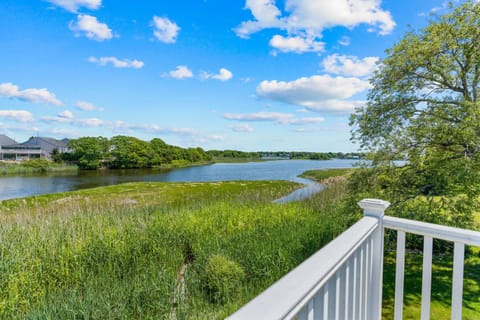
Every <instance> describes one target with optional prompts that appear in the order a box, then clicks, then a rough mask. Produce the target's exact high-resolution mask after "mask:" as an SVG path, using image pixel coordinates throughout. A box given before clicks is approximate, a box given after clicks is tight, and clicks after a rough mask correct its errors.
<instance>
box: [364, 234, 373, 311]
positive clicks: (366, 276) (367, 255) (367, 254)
mask: <svg viewBox="0 0 480 320" xmlns="http://www.w3.org/2000/svg"><path fill="white" fill-rule="evenodd" d="M370 250H371V248H370V241H369V239H367V241H365V254H364V257H365V258H364V259H365V262H364V265H365V269H364V270H363V277H364V278H363V296H364V300H363V306H364V307H363V319H368V304H369V295H368V293H369V285H370V276H371V273H370Z"/></svg>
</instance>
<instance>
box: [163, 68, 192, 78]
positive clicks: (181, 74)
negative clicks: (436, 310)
mask: <svg viewBox="0 0 480 320" xmlns="http://www.w3.org/2000/svg"><path fill="white" fill-rule="evenodd" d="M168 74H169V76H170V77H172V78H175V79H187V78H192V77H193V72H192V70H190V69H189V68H188V67H187V66H177V68H176V69H175V70H172V71H170V72H169V73H168Z"/></svg>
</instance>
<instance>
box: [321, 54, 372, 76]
mask: <svg viewBox="0 0 480 320" xmlns="http://www.w3.org/2000/svg"><path fill="white" fill-rule="evenodd" d="M379 60H380V58H378V57H365V58H363V59H359V58H358V57H355V56H343V55H338V54H332V55H329V56H328V57H326V58H325V59H323V61H322V66H323V68H324V69H325V71H327V72H330V73H335V74H341V75H346V76H354V77H363V76H368V75H370V74H371V73H372V72H373V71H374V70H375V68H376V67H377V62H378V61H379Z"/></svg>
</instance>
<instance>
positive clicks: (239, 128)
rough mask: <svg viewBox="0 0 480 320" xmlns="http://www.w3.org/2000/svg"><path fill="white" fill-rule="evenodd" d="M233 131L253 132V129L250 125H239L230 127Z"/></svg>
mask: <svg viewBox="0 0 480 320" xmlns="http://www.w3.org/2000/svg"><path fill="white" fill-rule="evenodd" d="M228 127H229V128H230V129H232V131H235V132H253V128H252V127H251V126H250V125H249V124H248V123H245V124H238V125H231V126H228Z"/></svg>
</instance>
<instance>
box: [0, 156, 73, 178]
mask: <svg viewBox="0 0 480 320" xmlns="http://www.w3.org/2000/svg"><path fill="white" fill-rule="evenodd" d="M77 171H78V167H77V166H74V165H67V164H59V163H55V162H52V161H48V160H45V159H37V160H28V161H23V162H18V163H17V162H15V163H10V162H3V161H0V176H1V175H28V174H39V173H72V172H77Z"/></svg>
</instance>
